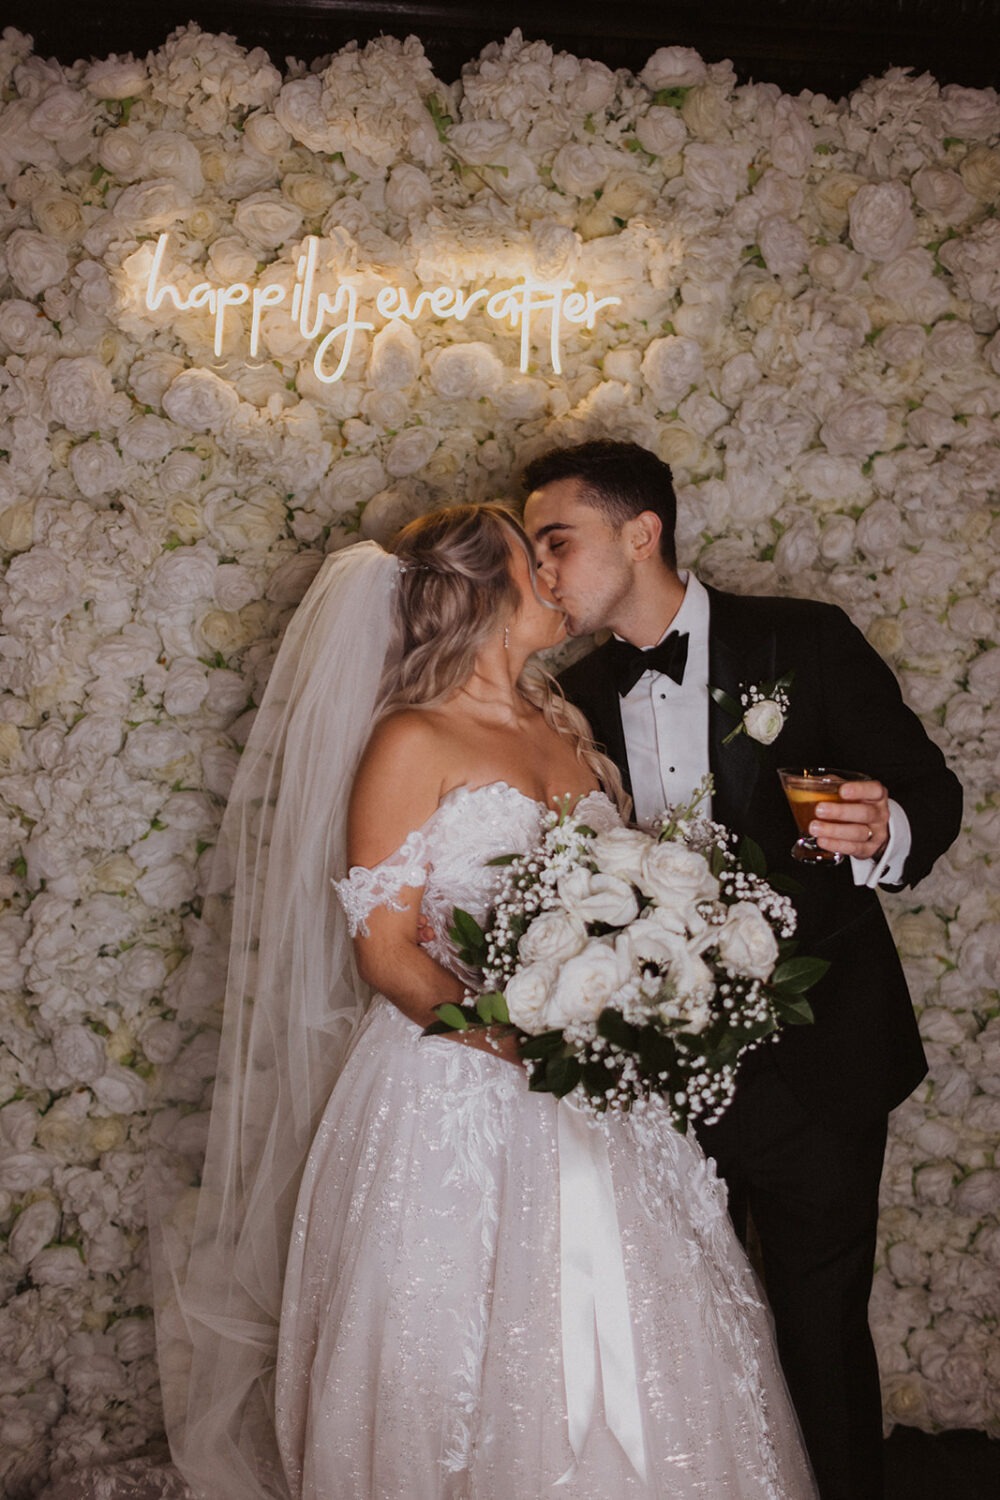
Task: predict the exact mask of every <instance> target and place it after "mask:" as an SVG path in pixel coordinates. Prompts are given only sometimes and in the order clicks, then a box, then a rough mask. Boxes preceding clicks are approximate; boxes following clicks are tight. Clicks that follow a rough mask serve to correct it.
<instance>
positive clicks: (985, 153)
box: [958, 146, 1000, 203]
mask: <svg viewBox="0 0 1000 1500" xmlns="http://www.w3.org/2000/svg"><path fill="white" fill-rule="evenodd" d="M958 170H959V172H960V173H961V176H962V181H963V182H964V184H965V186H966V187H967V188H968V189H969V192H970V193H972V194H973V196H974V197H976V198H978V199H979V201H980V202H981V203H993V202H994V201H995V200H996V199H997V198H998V197H1000V150H998V149H997V148H996V147H991V146H976V147H974V149H973V150H972V151H970V152H969V154H968V156H966V157H965V159H964V160H963V161H962V163H961V164H960V166H959V169H958Z"/></svg>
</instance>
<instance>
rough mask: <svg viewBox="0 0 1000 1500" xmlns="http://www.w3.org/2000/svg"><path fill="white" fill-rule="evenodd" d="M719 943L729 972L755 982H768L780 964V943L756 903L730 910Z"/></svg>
mask: <svg viewBox="0 0 1000 1500" xmlns="http://www.w3.org/2000/svg"><path fill="white" fill-rule="evenodd" d="M716 943H717V946H718V949H719V957H720V959H721V960H722V962H723V963H724V964H725V966H726V968H727V969H731V970H733V972H734V973H736V974H746V975H747V976H748V977H749V978H751V979H766V978H767V977H768V975H769V974H770V973H771V972H772V970H773V968H774V965H775V963H776V962H777V958H778V943H777V939H776V938H775V936H774V933H773V931H772V929H771V926H770V923H769V922H768V921H767V919H766V917H764V916H763V915H762V913H761V911H760V908H759V907H757V906H755V905H754V903H753V902H752V901H737V902H735V903H734V904H733V905H732V906H731V907H730V908H729V910H728V913H727V915H726V920H725V922H724V924H723V925H722V927H720V928H719V932H718V937H717V939H716Z"/></svg>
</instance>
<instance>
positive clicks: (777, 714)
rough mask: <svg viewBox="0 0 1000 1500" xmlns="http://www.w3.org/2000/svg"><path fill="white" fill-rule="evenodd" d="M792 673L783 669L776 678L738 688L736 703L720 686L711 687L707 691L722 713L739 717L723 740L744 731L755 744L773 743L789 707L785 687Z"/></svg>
mask: <svg viewBox="0 0 1000 1500" xmlns="http://www.w3.org/2000/svg"><path fill="white" fill-rule="evenodd" d="M794 675H795V674H794V673H793V672H786V673H785V675H784V677H779V678H778V679H777V681H776V682H761V683H751V684H750V685H749V686H747V687H744V688H741V689H740V701H739V703H737V702H736V699H735V698H731V697H730V696H729V694H728V693H724V692H723V691H722V688H714V687H710V688H709V690H708V691H709V692H710V693H711V695H712V697H713V698H714V699H715V701H716V703H717V704H718V705H719V707H720V708H721V709H722V711H723V713H727V714H729V715H730V717H731V718H733V719H739V723H738V724H737V726H736V728H735V729H732V730H730V732H729V734H727V735H726V737H725V739H724V740H723V741H722V743H723V744H724V745H728V744H729V741H730V740H734V739H735V738H736V736H737V735H738V734H745V735H746V736H747V738H748V739H751V740H755V741H756V742H757V744H758V745H773V744H774V741H775V740H776V739H777V738H778V735H779V734H780V733H781V731H782V730H783V729H784V727H785V718H786V717H787V714H788V710H789V708H790V707H791V701H792V700H791V697H790V695H789V692H788V689H789V688H790V687H791V685H792V678H793V676H794Z"/></svg>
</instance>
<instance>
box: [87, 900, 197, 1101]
mask: <svg viewBox="0 0 1000 1500" xmlns="http://www.w3.org/2000/svg"><path fill="white" fill-rule="evenodd" d="M186 894H187V896H188V897H190V895H191V891H190V887H188V890H187V892H186ZM183 899H184V897H183V896H182V897H181V900H183ZM91 1088H92V1089H93V1092H94V1097H95V1098H96V1099H97V1100H98V1102H99V1103H100V1104H102V1105H103V1106H104V1108H105V1109H106V1110H109V1111H110V1112H111V1113H112V1114H115V1115H131V1114H135V1113H137V1112H138V1111H139V1110H141V1109H145V1108H146V1107H147V1104H148V1095H149V1089H148V1086H147V1084H146V1080H145V1079H144V1078H140V1077H139V1074H138V1073H134V1072H133V1071H132V1069H131V1068H125V1067H122V1065H121V1063H110V1064H109V1065H108V1070H107V1072H106V1073H105V1074H104V1075H103V1077H101V1078H98V1079H96V1080H95V1082H94V1083H92V1084H91Z"/></svg>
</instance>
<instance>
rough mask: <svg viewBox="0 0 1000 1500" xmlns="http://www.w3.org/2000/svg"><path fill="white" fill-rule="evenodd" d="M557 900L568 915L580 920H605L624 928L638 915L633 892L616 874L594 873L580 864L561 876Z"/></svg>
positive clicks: (625, 881) (611, 924)
mask: <svg viewBox="0 0 1000 1500" xmlns="http://www.w3.org/2000/svg"><path fill="white" fill-rule="evenodd" d="M557 890H558V891H559V899H560V901H562V903H563V905H564V906H565V907H566V910H567V911H568V912H569V914H570V916H571V917H575V918H576V919H577V920H578V921H580V922H606V923H608V924H609V926H612V927H624V926H625V924H626V923H628V922H632V921H634V920H635V918H636V917H637V916H638V914H639V906H638V902H637V901H636V898H635V892H634V891H633V890H632V887H631V885H630V884H629V882H628V881H627V880H621V879H620V878H619V877H618V876H617V875H601V874H598V875H594V874H592V873H591V872H590V870H586V869H584V868H583V867H582V866H579V867H578V868H577V869H575V870H571V871H570V872H569V874H568V875H563V876H562V877H561V878H560V880H559V882H558V885H557Z"/></svg>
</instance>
